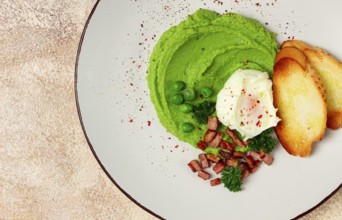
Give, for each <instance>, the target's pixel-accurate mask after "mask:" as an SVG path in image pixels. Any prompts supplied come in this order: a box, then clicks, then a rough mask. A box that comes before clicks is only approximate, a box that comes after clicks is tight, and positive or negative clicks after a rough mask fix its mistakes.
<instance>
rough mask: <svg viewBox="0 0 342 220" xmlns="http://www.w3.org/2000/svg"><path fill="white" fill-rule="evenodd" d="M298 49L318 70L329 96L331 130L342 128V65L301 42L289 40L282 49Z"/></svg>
mask: <svg viewBox="0 0 342 220" xmlns="http://www.w3.org/2000/svg"><path fill="white" fill-rule="evenodd" d="M293 47H296V48H298V49H299V50H302V51H303V52H304V53H305V55H306V57H307V59H308V61H309V62H310V64H311V65H312V66H313V67H314V68H315V69H316V70H317V72H318V74H319V76H320V78H321V80H322V82H323V86H324V88H325V90H326V94H327V108H328V120H327V126H328V128H330V129H333V130H335V129H338V128H340V127H341V126H342V63H341V62H339V61H337V60H336V59H335V58H334V57H333V56H331V55H330V54H328V53H327V52H325V51H324V50H322V49H320V48H318V47H311V46H310V45H308V44H306V43H304V42H302V41H299V40H289V41H286V42H284V43H283V45H282V46H281V48H283V49H285V48H293Z"/></svg>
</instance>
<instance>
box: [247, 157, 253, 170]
mask: <svg viewBox="0 0 342 220" xmlns="http://www.w3.org/2000/svg"><path fill="white" fill-rule="evenodd" d="M245 161H246V163H247V165H248V168H249V169H252V168H253V167H254V166H255V163H254V159H253V157H252V156H246V157H245Z"/></svg>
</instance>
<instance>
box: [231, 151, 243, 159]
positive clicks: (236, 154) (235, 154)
mask: <svg viewBox="0 0 342 220" xmlns="http://www.w3.org/2000/svg"><path fill="white" fill-rule="evenodd" d="M245 156H246V154H244V153H242V152H239V151H234V152H233V154H232V157H233V158H244V157H245Z"/></svg>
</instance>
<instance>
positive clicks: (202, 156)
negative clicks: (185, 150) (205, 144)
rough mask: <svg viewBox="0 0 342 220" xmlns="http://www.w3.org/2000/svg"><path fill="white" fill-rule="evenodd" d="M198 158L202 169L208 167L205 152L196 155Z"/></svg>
mask: <svg viewBox="0 0 342 220" xmlns="http://www.w3.org/2000/svg"><path fill="white" fill-rule="evenodd" d="M198 159H199V161H200V164H201V167H202V168H203V169H205V168H208V167H210V163H209V161H208V160H207V156H206V155H205V154H200V155H198Z"/></svg>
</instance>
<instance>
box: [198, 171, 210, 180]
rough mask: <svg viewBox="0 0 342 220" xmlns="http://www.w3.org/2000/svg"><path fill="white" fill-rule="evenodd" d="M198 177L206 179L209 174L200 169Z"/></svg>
mask: <svg viewBox="0 0 342 220" xmlns="http://www.w3.org/2000/svg"><path fill="white" fill-rule="evenodd" d="M198 177H200V178H202V179H204V180H207V179H209V178H210V174H209V173H207V172H205V171H203V170H200V171H198Z"/></svg>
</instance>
